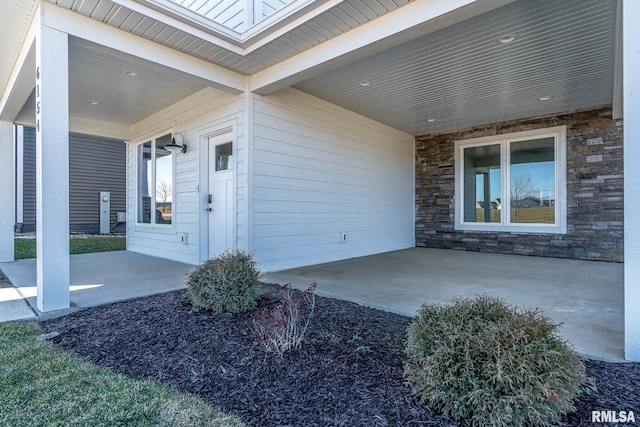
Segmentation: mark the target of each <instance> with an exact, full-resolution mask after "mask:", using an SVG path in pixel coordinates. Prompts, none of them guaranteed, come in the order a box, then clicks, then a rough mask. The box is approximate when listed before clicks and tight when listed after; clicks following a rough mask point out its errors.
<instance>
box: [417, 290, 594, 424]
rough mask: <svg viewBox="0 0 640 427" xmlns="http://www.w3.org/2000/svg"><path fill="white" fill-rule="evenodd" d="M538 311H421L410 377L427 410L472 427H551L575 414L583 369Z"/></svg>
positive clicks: (458, 302)
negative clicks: (564, 416) (575, 404)
mask: <svg viewBox="0 0 640 427" xmlns="http://www.w3.org/2000/svg"><path fill="white" fill-rule="evenodd" d="M557 328H558V325H557V324H554V323H553V322H552V321H551V320H550V319H549V318H548V317H546V316H544V315H543V314H542V312H541V311H540V309H535V310H518V309H517V308H512V307H510V306H508V305H507V304H505V303H504V302H503V301H502V300H501V299H498V298H493V297H489V296H486V295H483V296H479V297H477V298H475V299H460V298H458V299H454V300H452V302H451V304H449V305H447V306H441V305H429V306H427V305H422V306H421V307H420V309H419V310H418V313H417V315H416V317H415V318H414V319H413V321H412V323H411V324H410V326H409V329H408V342H407V348H406V353H407V355H408V360H407V362H406V363H405V376H406V378H407V379H408V381H409V384H410V385H411V387H412V389H413V391H414V392H415V393H416V394H417V395H419V397H420V399H421V400H422V402H424V403H428V404H429V405H430V406H431V407H433V408H434V409H437V410H439V411H441V412H442V414H443V415H444V416H445V417H446V418H449V419H452V420H457V421H461V420H467V422H468V423H469V424H471V425H473V426H524V425H535V426H549V425H553V424H554V423H556V422H557V421H559V420H560V418H561V416H562V415H563V414H565V413H568V412H571V411H573V410H575V407H574V406H573V402H574V400H575V399H576V397H578V396H579V395H580V393H581V390H582V388H581V387H582V385H583V384H585V383H586V382H587V378H586V374H585V367H584V364H583V362H582V360H581V359H580V357H578V355H577V354H576V353H575V352H574V351H573V350H572V349H571V348H570V347H569V346H568V344H567V343H566V341H564V340H562V339H561V338H559V337H558V335H557Z"/></svg>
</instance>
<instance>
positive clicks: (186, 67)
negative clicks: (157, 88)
mask: <svg viewBox="0 0 640 427" xmlns="http://www.w3.org/2000/svg"><path fill="white" fill-rule="evenodd" d="M45 9H46V11H45V25H47V26H48V27H51V28H54V29H56V30H58V31H62V32H65V33H67V34H69V35H72V36H75V37H78V38H81V39H84V40H88V41H90V42H92V43H95V44H98V45H101V46H106V47H108V48H111V49H114V50H117V51H120V52H124V53H127V54H129V55H133V56H135V57H138V58H141V59H144V60H147V61H150V62H154V63H156V64H161V65H164V66H167V67H170V68H173V69H175V70H178V71H182V72H185V73H187V74H190V75H193V76H195V77H198V78H199V79H201V80H203V81H205V82H206V83H207V84H208V85H209V86H211V87H214V88H216V89H220V90H223V91H225V92H229V93H233V94H236V95H237V94H240V93H242V92H244V90H245V87H246V83H245V82H246V77H245V76H244V75H242V74H239V73H236V72H234V71H231V70H228V69H226V68H223V67H220V66H218V65H215V64H212V63H210V62H206V61H203V60H201V59H198V58H195V57H193V56H191V55H187V54H185V53H182V52H179V51H177V50H174V49H171V48H169V47H166V46H163V45H160V44H158V43H155V42H152V41H150V40H146V39H144V38H142V37H138V36H135V35H132V34H129V33H126V32H124V31H122V30H119V29H117V28H114V27H111V26H109V25H107V24H104V23H101V22H98V21H95V20H93V19H91V18H87V17H85V16H82V15H79V14H77V13H74V12H71V11H67V10H64V9H62V8H60V7H58V6H55V5H49V4H45Z"/></svg>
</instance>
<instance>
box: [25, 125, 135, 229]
mask: <svg viewBox="0 0 640 427" xmlns="http://www.w3.org/2000/svg"><path fill="white" fill-rule="evenodd" d="M35 139H36V138H35V129H33V128H27V127H25V128H24V136H23V140H24V154H23V156H24V177H23V182H24V184H23V185H24V192H23V198H24V202H23V209H24V213H23V228H22V230H23V231H33V230H35V224H36V173H35V172H36V155H35V151H36V143H35ZM101 191H109V192H111V225H112V226H113V225H114V224H115V221H116V212H125V210H126V145H125V143H124V142H123V141H120V140H116V139H109V138H101V137H97V136H92V135H84V134H78V133H71V134H69V226H70V230H71V231H72V232H88V233H97V232H99V231H100V199H99V196H100V192H101ZM118 231H124V228H120V229H119V230H118Z"/></svg>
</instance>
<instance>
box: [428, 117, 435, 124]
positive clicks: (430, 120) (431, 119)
mask: <svg viewBox="0 0 640 427" xmlns="http://www.w3.org/2000/svg"><path fill="white" fill-rule="evenodd" d="M427 121H428V122H429V123H433V122H435V121H436V119H434V118H433V117H432V118H430V119H427Z"/></svg>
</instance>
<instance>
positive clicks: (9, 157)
mask: <svg viewBox="0 0 640 427" xmlns="http://www.w3.org/2000/svg"><path fill="white" fill-rule="evenodd" d="M14 147H15V144H14V141H13V124H12V123H11V122H0V182H2V189H1V190H0V262H8V261H13V259H14V258H13V257H14V252H13V227H14V225H15V210H14V209H15V184H14V176H15V168H14V164H15V163H14V159H15V158H14V152H13V150H14Z"/></svg>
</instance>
